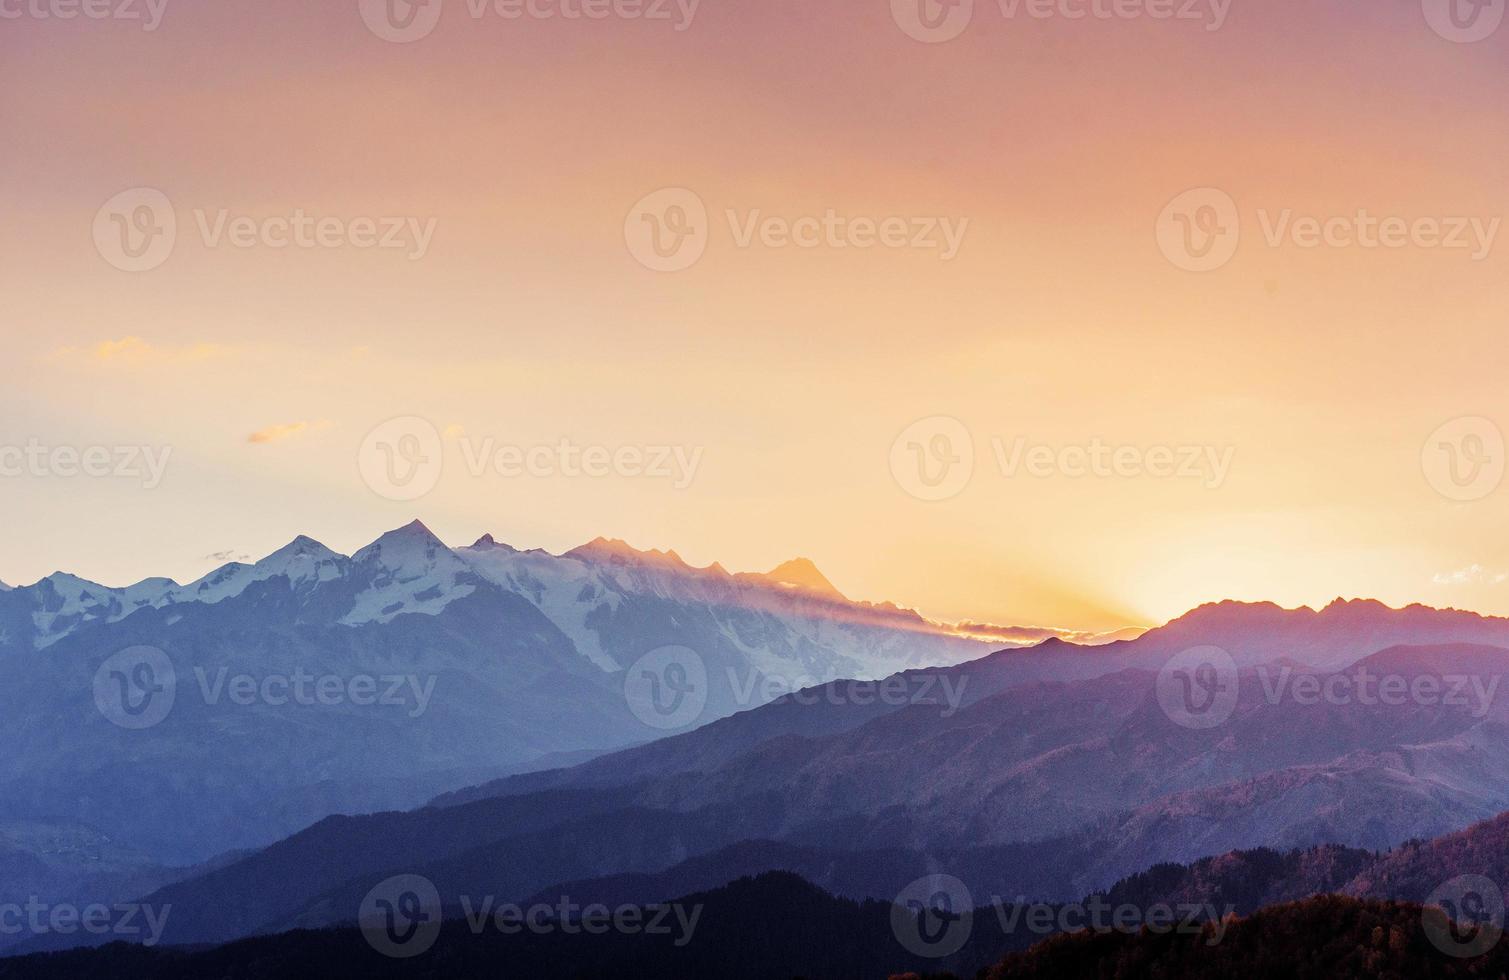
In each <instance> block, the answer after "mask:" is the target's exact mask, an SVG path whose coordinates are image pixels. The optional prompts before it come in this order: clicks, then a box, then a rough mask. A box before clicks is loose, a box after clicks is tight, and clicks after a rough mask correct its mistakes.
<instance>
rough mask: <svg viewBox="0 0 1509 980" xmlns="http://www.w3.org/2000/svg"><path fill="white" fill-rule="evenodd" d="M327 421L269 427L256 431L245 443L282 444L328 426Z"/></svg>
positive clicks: (291, 423) (290, 423)
mask: <svg viewBox="0 0 1509 980" xmlns="http://www.w3.org/2000/svg"><path fill="white" fill-rule="evenodd" d="M329 425H330V423H329V422H327V421H320V422H289V423H287V424H286V425H269V426H268V427H267V428H265V429H258V430H257V431H256V432H253V433H252V434H251V435H249V436H247V437H246V441H247V442H249V443H252V444H253V445H266V444H267V443H270V442H282V441H283V440H285V439H292V438H293V437H294V436H298V435H303V434H304V433H305V432H310V431H313V430H316V429H323V428H326V427H327V426H329Z"/></svg>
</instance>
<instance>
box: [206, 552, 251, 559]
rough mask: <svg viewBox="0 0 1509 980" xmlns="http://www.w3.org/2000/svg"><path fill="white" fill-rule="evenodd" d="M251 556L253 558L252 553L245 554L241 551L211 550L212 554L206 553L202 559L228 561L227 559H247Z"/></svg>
mask: <svg viewBox="0 0 1509 980" xmlns="http://www.w3.org/2000/svg"><path fill="white" fill-rule="evenodd" d="M249 558H251V555H243V554H241V553H240V552H239V551H235V550H231V551H215V552H211V553H210V554H208V555H205V556H204V558H203V559H201V560H202V561H218V562H227V561H246V560H248V559H249Z"/></svg>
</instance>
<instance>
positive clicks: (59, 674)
mask: <svg viewBox="0 0 1509 980" xmlns="http://www.w3.org/2000/svg"><path fill="white" fill-rule="evenodd" d="M783 567H784V568H785V569H786V570H785V571H782V572H781V573H780V574H779V575H775V576H768V575H763V574H730V573H728V572H726V571H724V570H723V569H721V568H719V567H717V566H713V567H711V568H706V569H698V568H693V567H691V566H689V565H687V564H686V563H684V562H682V561H681V560H680V558H678V557H677V556H676V555H675V554H674V553H661V552H642V551H636V550H634V549H632V548H630V547H629V546H627V545H625V544H623V543H622V542H614V541H606V540H602V539H599V540H597V541H594V542H592V543H590V544H588V545H585V546H583V547H582V548H578V549H576V550H575V551H572V552H570V553H568V554H566V555H560V556H557V555H551V554H547V553H545V552H542V551H519V550H515V549H513V548H511V547H509V546H507V545H504V544H500V543H499V542H497V541H495V540H493V539H492V538H491V537H490V536H489V537H484V538H483V539H481V540H479V541H478V542H476V543H475V544H474V545H472V546H471V547H466V548H458V549H452V548H449V547H447V546H446V545H445V544H443V543H442V542H441V541H440V540H439V539H438V538H436V537H435V535H434V534H432V533H431V532H430V531H429V530H428V529H427V528H426V527H425V526H424V525H423V524H421V523H418V522H415V523H413V524H410V525H408V526H406V527H403V528H400V529H398V530H395V531H392V532H390V533H388V534H384V535H383V536H381V537H380V538H378V539H377V540H376V541H374V542H373V543H372V544H370V545H368V546H367V547H365V548H362V549H361V550H359V551H357V552H356V553H355V554H353V555H350V556H345V555H341V554H337V553H336V552H334V551H332V550H331V549H329V548H326V547H325V546H323V545H321V544H320V543H319V542H317V541H315V540H313V539H311V538H308V537H299V538H297V539H295V540H294V541H292V542H290V543H289V544H288V545H287V546H286V547H284V548H281V549H279V550H278V551H276V552H274V553H273V554H272V555H269V556H268V557H267V558H265V559H263V560H261V561H259V562H256V563H254V564H245V563H231V564H228V565H225V566H224V567H222V568H220V569H218V570H216V571H214V572H213V573H211V574H209V575H207V576H206V577H205V578H203V579H202V580H200V581H198V582H194V583H191V584H188V585H178V584H177V583H174V582H171V581H168V580H166V579H150V580H147V581H144V582H142V583H139V584H137V585H134V586H131V587H129V588H123V589H115V588H107V587H104V586H100V585H96V584H94V583H90V582H86V581H84V580H82V579H79V578H76V577H73V576H70V575H66V574H57V575H52V576H49V577H47V578H45V579H42V580H41V581H39V582H37V583H35V584H33V585H30V586H26V587H20V588H9V589H6V590H5V591H3V592H0V661H3V662H4V664H5V667H6V677H7V683H6V684H5V685H3V686H0V738H3V739H4V741H5V743H6V745H7V752H6V753H4V756H3V759H0V862H3V866H4V867H6V868H9V869H12V870H13V873H12V874H10V875H8V876H7V877H6V879H3V880H0V893H3V894H0V898H7V897H11V896H10V894H9V892H8V890H7V889H8V888H14V889H18V890H19V892H20V893H21V897H22V898H23V899H24V898H25V897H27V896H29V895H30V894H32V893H33V892H34V891H35V892H37V893H40V894H42V895H48V896H58V895H73V894H75V893H77V892H78V891H79V890H80V889H83V890H85V891H89V890H93V891H94V892H95V893H96V894H102V895H103V897H107V898H109V897H122V895H123V894H130V893H133V892H136V891H139V890H140V889H141V886H142V883H143V882H151V881H159V882H160V881H164V880H170V879H172V878H173V877H175V876H178V875H180V874H182V873H183V870H182V869H187V868H191V867H193V866H196V865H198V864H199V863H201V862H204V861H208V860H211V859H214V858H216V857H217V856H219V855H222V854H226V853H231V852H236V851H239V850H243V849H248V848H256V847H261V846H265V845H267V844H270V843H272V842H274V841H276V840H278V839H280V838H282V837H285V836H287V835H288V834H291V833H294V832H296V831H298V830H300V829H302V828H304V827H306V826H308V825H309V824H311V823H313V822H315V821H317V820H318V819H320V818H321V817H323V816H325V815H327V814H331V813H362V812H372V811H380V810H392V809H402V808H408V807H413V806H417V805H419V804H421V803H423V802H424V801H426V800H428V799H429V798H431V797H433V796H434V795H436V794H437V793H441V792H444V791H447V790H454V789H457V788H458V787H462V786H467V785H472V784H476V783H479V782H482V781H484V780H487V779H490V778H494V777H497V776H500V775H502V774H506V773H510V772H519V771H524V770H528V769H530V768H535V767H553V766H560V765H565V764H568V763H570V762H572V761H578V760H580V759H582V758H586V757H590V756H591V755H592V754H594V753H601V752H604V751H608V750H612V749H615V748H619V747H623V746H626V745H633V744H636V743H641V742H646V741H649V740H652V739H654V738H658V737H660V736H662V735H664V734H666V732H667V730H668V729H666V728H664V727H659V726H656V725H653V724H650V723H647V719H646V718H645V717H644V716H643V714H642V713H636V711H635V710H634V705H632V704H631V703H630V702H629V700H628V699H627V698H626V695H625V683H626V679H627V677H628V668H629V667H630V666H632V665H633V664H634V663H635V662H636V661H637V660H638V659H639V658H641V657H643V656H645V655H646V654H647V653H651V652H652V651H655V650H656V649H657V648H662V647H666V646H674V647H676V648H679V649H682V650H685V651H689V654H688V655H689V656H692V657H694V658H696V659H697V662H698V663H700V664H701V665H702V667H703V668H704V671H705V678H704V679H702V680H701V683H700V685H699V686H698V689H696V690H694V691H691V692H690V693H691V694H692V695H693V696H694V698H695V699H696V700H695V703H694V705H693V708H694V709H695V710H693V711H690V712H687V713H685V716H684V717H680V718H678V719H676V720H675V724H676V725H677V726H678V727H679V728H680V729H683V730H684V729H689V728H693V727H695V726H697V725H699V724H703V723H705V722H707V721H710V720H713V719H716V718H719V717H722V716H726V715H729V714H731V713H733V712H735V711H739V710H742V709H746V708H752V707H756V706H758V705H760V704H763V703H765V702H766V701H768V700H769V699H770V698H772V697H775V696H778V695H779V694H782V693H784V692H787V691H792V690H796V689H799V688H801V687H804V686H806V685H808V684H811V683H814V682H816V681H823V680H828V679H832V678H837V677H850V676H860V677H882V676H885V675H887V674H890V673H892V672H894V671H895V670H897V669H901V668H905V667H909V666H915V665H926V664H950V663H958V662H962V661H966V660H969V659H971V658H974V657H977V656H979V655H981V654H982V653H986V652H989V650H990V649H991V647H989V646H986V645H983V644H981V643H978V642H975V641H971V640H967V639H963V638H960V637H958V636H955V635H952V634H951V633H950V632H949V631H948V630H947V629H946V628H944V627H940V626H937V625H935V624H932V623H929V622H928V621H926V620H925V619H923V617H921V616H920V615H918V614H916V613H914V612H911V611H908V610H904V609H901V608H899V607H895V606H890V605H875V604H870V603H863V602H854V601H850V600H848V599H846V598H844V597H843V596H842V595H840V594H839V593H838V592H837V591H836V590H835V589H833V588H832V587H831V585H826V584H825V583H826V579H824V578H823V577H822V575H821V573H820V572H817V571H816V569H815V568H813V567H812V566H811V565H810V563H792V564H791V565H790V566H783ZM778 571H779V570H778ZM142 648H150V649H154V650H157V651H160V652H161V655H162V657H163V658H165V660H163V661H158V662H157V663H155V664H154V665H152V670H151V671H150V672H149V673H147V674H145V675H144V674H142V672H141V671H142V669H143V668H142V666H141V664H139V663H134V662H133V663H131V664H128V665H126V666H124V667H121V666H115V665H114V663H115V662H114V661H112V659H111V658H113V657H116V656H117V655H122V654H124V655H126V656H128V657H131V656H135V655H136V654H134V653H129V651H134V650H140V649H142ZM165 670H170V672H171V675H172V676H171V678H168V677H167V676H166V675H165V674H164V675H163V676H159V673H161V672H163V671H165ZM102 698H103V699H105V700H106V701H109V700H110V699H115V700H116V702H117V706H118V707H120V708H121V709H122V712H119V714H120V715H121V716H120V717H111V712H110V711H108V710H104V709H102V707H101V699H102ZM148 702H150V703H148ZM159 706H161V707H162V708H166V709H168V710H166V711H165V713H164V714H163V716H162V717H161V718H160V719H154V718H152V716H150V715H145V712H144V711H143V717H144V718H145V719H146V720H149V721H154V722H155V723H153V724H151V725H149V726H147V727H144V728H140V729H138V728H133V727H131V725H133V724H135V723H136V721H137V718H136V717H135V716H133V717H126V715H129V714H130V710H129V709H132V708H136V709H145V708H153V709H156V708H158V707H159ZM106 707H108V705H107V706H106ZM654 720H655V719H653V718H651V719H649V721H654ZM117 722H126V723H127V724H126V725H125V726H124V727H123V726H122V725H121V724H118V723H117ZM669 730H675V729H669ZM61 814H67V815H68V818H67V819H66V820H65V819H61V818H60V816H59V815H61ZM60 842H61V843H60ZM76 842H86V843H76ZM175 869H178V870H175Z"/></svg>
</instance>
